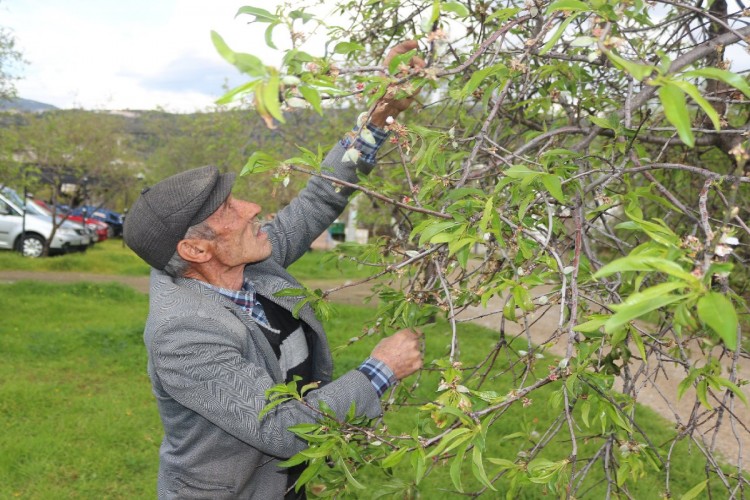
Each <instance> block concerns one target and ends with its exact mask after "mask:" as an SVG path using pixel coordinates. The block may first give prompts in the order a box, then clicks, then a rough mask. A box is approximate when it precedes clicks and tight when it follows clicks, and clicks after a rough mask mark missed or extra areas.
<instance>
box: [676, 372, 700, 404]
mask: <svg viewBox="0 0 750 500" xmlns="http://www.w3.org/2000/svg"><path fill="white" fill-rule="evenodd" d="M699 374H700V372H699V371H698V370H696V369H694V368H693V369H691V370H690V372H688V376H687V377H685V378H684V379H683V380H682V382H680V383H679V385H678V386H677V400H678V401H679V400H680V399H682V396H683V395H684V394H685V391H687V390H688V389H689V388H690V387H692V385H693V382H694V381H695V379H696V377H698V375H699Z"/></svg>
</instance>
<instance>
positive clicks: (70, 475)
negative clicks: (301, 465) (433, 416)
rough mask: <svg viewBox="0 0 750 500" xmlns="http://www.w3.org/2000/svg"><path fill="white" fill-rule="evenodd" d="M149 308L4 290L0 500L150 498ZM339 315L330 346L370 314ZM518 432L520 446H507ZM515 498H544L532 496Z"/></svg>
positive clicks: (551, 450) (470, 340) (691, 466)
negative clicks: (143, 337)
mask: <svg viewBox="0 0 750 500" xmlns="http://www.w3.org/2000/svg"><path fill="white" fill-rule="evenodd" d="M147 306H148V304H147V297H146V296H145V295H143V294H140V293H137V292H134V291H132V290H131V289H129V288H126V287H124V286H119V285H115V284H106V285H94V284H85V283H84V284H73V285H51V284H45V283H37V282H33V283H32V282H19V283H16V284H12V285H0V314H1V317H2V318H3V320H2V322H1V323H0V325H1V326H0V351H2V353H3V363H2V364H0V425H2V428H3V429H4V432H3V433H2V435H0V449H2V450H3V451H2V453H0V498H15V497H20V498H128V499H131V498H154V496H155V481H156V472H157V461H158V446H159V442H160V440H161V425H160V422H159V419H158V415H157V410H156V405H155V403H154V401H153V398H152V396H151V393H150V384H149V381H148V378H147V376H146V354H145V350H144V347H143V345H142V340H141V335H142V328H143V324H144V321H145V317H146V314H147ZM335 308H336V314H334V315H333V316H332V319H331V320H329V321H328V325H327V328H328V332H329V336H330V341H331V344H332V345H333V346H342V345H344V344H346V343H347V342H348V340H349V339H350V338H351V337H353V336H356V335H359V334H360V333H361V328H362V326H363V325H366V324H371V323H372V321H373V320H374V314H375V310H374V309H370V308H366V307H354V306H343V305H335ZM448 331H449V329H448V328H447V326H446V325H445V324H444V323H440V322H439V323H438V324H437V325H435V326H431V327H429V328H428V329H427V339H428V343H427V360H428V361H429V360H430V359H434V358H438V357H442V356H444V355H445V353H446V351H447V345H448V342H449V336H448V335H449V334H448ZM461 337H462V342H461V346H462V359H463V360H464V361H465V362H467V363H470V362H475V361H476V360H478V359H481V358H482V357H484V356H485V355H486V353H487V351H488V349H489V348H490V347H491V346H492V345H493V344H494V343H495V341H496V338H495V334H494V333H493V332H491V331H489V330H486V329H483V328H480V327H476V326H473V325H462V327H461ZM377 340H378V339H377V338H375V337H365V338H364V339H363V340H362V341H360V342H357V343H355V344H353V345H351V346H349V347H347V348H342V349H336V354H335V355H336V366H337V371H338V372H339V373H340V372H342V371H344V370H348V369H351V368H354V367H356V366H357V364H358V363H359V362H360V361H361V360H362V359H363V358H364V357H365V356H366V355H367V354H368V353H369V351H370V349H371V348H372V346H373V345H374V344H375V343H376V342H377ZM541 369H546V365H545V366H542V367H541ZM415 380H416V378H412V380H410V381H409V382H414V381H415ZM419 382H420V384H419V387H418V389H417V392H416V397H417V399H418V400H422V399H424V400H426V399H430V398H431V397H432V395H433V394H434V389H435V386H436V384H437V380H436V375H435V374H433V373H429V372H424V373H423V374H422V375H421V378H420V379H419ZM507 384H508V381H507V380H504V379H502V378H500V379H496V380H494V381H492V382H491V383H490V384H489V385H488V386H487V387H486V388H487V389H488V390H496V391H498V392H504V391H506V390H507V388H508V385H507ZM553 390H555V388H554V387H550V388H549V389H548V390H547V392H536V393H534V395H533V396H532V398H533V404H532V405H531V406H529V407H528V408H522V407H521V406H520V405H519V406H514V407H513V408H511V410H510V411H508V412H507V413H506V414H505V415H504V416H503V417H502V418H501V419H499V420H498V421H497V422H496V423H495V424H494V425H493V426H492V427H491V429H490V433H489V434H488V442H489V443H490V444H489V450H490V452H488V454H487V456H495V457H502V458H508V459H514V458H515V457H516V455H517V453H518V452H519V451H520V450H522V449H524V448H526V447H528V445H529V439H533V436H534V432H535V431H539V432H541V430H542V429H543V428H544V426H545V424H546V423H547V422H548V421H549V420H550V419H551V418H552V415H550V413H551V412H550V409H549V406H548V404H547V399H548V397H549V395H550V394H551V391H553ZM641 411H643V412H646V413H647V415H648V418H647V419H645V421H646V423H647V425H648V426H649V427H651V430H652V431H653V432H656V433H657V434H656V435H657V436H659V438H658V439H659V440H660V442H664V441H667V440H668V439H669V438H670V437H671V435H672V431H671V430H670V429H668V428H667V427H666V426H664V425H662V424H661V423H660V419H659V418H657V417H656V416H654V415H653V414H651V413H650V412H648V411H647V410H645V409H643V410H641ZM387 421H388V424H389V426H390V427H391V429H392V430H394V431H401V430H403V431H405V432H409V431H411V430H412V429H413V428H414V426H416V425H421V426H422V427H423V428H429V426H430V425H432V424H431V422H430V421H429V420H428V419H425V418H424V417H419V415H418V413H417V411H416V409H414V408H404V409H402V410H401V411H399V412H398V413H394V414H389V416H388V420H387ZM519 430H521V431H522V434H523V436H521V437H515V438H513V439H505V437H506V436H508V435H510V434H512V433H516V432H518V431H519ZM565 438H566V436H565V435H562V438H561V439H560V440H559V441H558V442H556V443H554V444H553V445H551V446H549V447H548V448H547V449H546V450H545V454H546V455H545V456H548V457H549V458H550V459H553V460H557V459H560V458H561V457H564V456H566V454H567V453H568V452H569V443H566V442H565ZM580 445H581V447H582V450H581V451H580V456H581V457H586V456H587V453H590V452H591V451H590V450H589V449H587V448H586V445H585V443H580ZM676 460H677V462H676V463H675V464H674V470H673V474H674V476H673V483H672V486H673V492H674V493H680V492H683V493H684V492H685V491H687V490H688V489H689V488H690V487H692V486H693V485H694V484H696V483H697V482H698V481H700V480H701V478H702V470H703V469H702V467H703V466H702V462H701V461H700V460H697V459H696V457H695V455H691V454H690V453H689V452H688V450H687V449H685V450H684V451H682V452H680V453H678V454H677V458H676ZM439 465H440V464H439V463H438V464H435V466H436V467H437V466H439ZM488 469H489V470H488V472H490V471H491V470H492V469H491V467H488ZM411 476H412V472H411V468H410V466H409V465H408V461H404V462H403V464H402V466H400V467H398V468H397V469H396V471H395V478H385V477H384V476H383V475H382V474H381V473H379V472H377V471H373V470H368V469H367V468H365V469H363V470H362V471H361V473H360V474H359V475H358V479H360V480H361V481H362V482H364V483H365V484H366V485H368V486H369V487H371V488H372V490H371V491H369V492H363V493H360V494H358V495H356V496H358V497H363V498H367V497H368V495H369V494H370V493H371V492H372V491H375V490H378V491H379V487H380V486H383V485H386V484H389V483H392V482H393V481H398V480H401V481H407V482H408V480H409V478H410V477H411ZM464 477H465V481H464V483H465V485H466V486H467V488H469V487H471V486H472V485H473V481H474V480H473V477H472V475H471V473H470V472H468V471H465V473H464ZM662 484H663V481H662V479H661V478H660V477H658V475H653V474H652V475H647V476H645V477H644V478H643V479H642V480H641V481H640V482H639V484H638V485H637V487H636V490H635V491H634V493H635V494H636V498H656V497H658V495H659V493H660V492H661V491H662V489H663V486H662ZM499 486H500V487H501V488H502V486H503V483H502V482H501V483H499ZM593 486H594V489H593V490H590V491H589V492H588V494H587V495H586V497H587V498H600V495H601V491H602V489H601V487H597V486H596V485H593ZM419 490H420V492H421V494H422V496H423V498H436V497H437V495H440V496H441V497H444V498H449V497H456V498H458V495H457V494H455V493H451V491H452V487H451V484H450V479H449V475H448V473H447V470H438V469H435V470H433V471H432V472H431V473H430V474H429V475H428V476H427V478H426V479H425V480H424V481H423V483H422V484H421V485H420V488H419ZM495 495H497V493H494V492H493V493H492V494H491V495H489V497H493V496H495ZM521 497H524V498H544V497H545V495H544V494H543V490H542V489H540V487H538V486H537V487H536V489H533V490H531V489H529V490H527V491H524V492H523V493H522V495H521Z"/></svg>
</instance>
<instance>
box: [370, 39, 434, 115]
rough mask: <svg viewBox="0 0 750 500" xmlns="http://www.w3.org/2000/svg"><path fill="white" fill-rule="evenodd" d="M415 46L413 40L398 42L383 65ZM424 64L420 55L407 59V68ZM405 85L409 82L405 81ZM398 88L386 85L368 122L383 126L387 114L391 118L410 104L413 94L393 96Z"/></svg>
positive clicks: (420, 66) (419, 66)
mask: <svg viewBox="0 0 750 500" xmlns="http://www.w3.org/2000/svg"><path fill="white" fill-rule="evenodd" d="M417 47H418V45H417V42H416V41H415V40H406V41H405V42H401V43H399V44H398V45H396V46H395V47H393V48H392V49H391V50H390V51H389V52H388V55H387V56H386V57H385V61H384V62H383V64H384V66H385V67H386V68H387V67H388V66H389V65H390V63H391V61H392V60H393V58H394V57H397V56H400V55H401V54H406V53H407V52H409V51H411V50H414V49H416V48H417ZM424 66H425V63H424V60H423V59H422V58H421V57H418V56H414V57H412V58H411V59H410V60H409V68H410V69H412V70H414V69H421V68H424ZM407 85H409V84H408V83H407ZM399 90H400V89H399V87H398V86H396V85H391V86H390V87H388V90H387V91H386V93H385V95H384V96H383V97H382V98H381V99H380V100H379V101H378V102H376V103H375V106H374V107H373V110H372V112H371V113H370V123H372V124H373V125H375V126H376V127H381V128H382V127H385V125H386V123H387V122H386V120H387V119H388V117H389V116H390V117H392V118H396V116H398V114H399V113H401V112H402V111H404V110H406V109H407V108H408V107H409V106H411V103H412V102H413V101H414V97H413V95H412V96H409V97H403V98H400V99H395V98H394V96H395V95H396V94H397V93H398V91H399ZM415 93H416V92H415Z"/></svg>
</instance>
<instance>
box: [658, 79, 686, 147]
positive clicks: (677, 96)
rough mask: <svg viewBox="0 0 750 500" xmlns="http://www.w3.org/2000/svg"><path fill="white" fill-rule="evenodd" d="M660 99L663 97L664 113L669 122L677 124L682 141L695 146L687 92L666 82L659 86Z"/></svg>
mask: <svg viewBox="0 0 750 500" xmlns="http://www.w3.org/2000/svg"><path fill="white" fill-rule="evenodd" d="M659 99H661V104H662V107H663V108H664V115H665V116H666V117H667V120H669V123H671V124H672V125H674V126H675V128H676V129H677V134H678V135H679V136H680V139H681V140H682V142H684V143H685V144H686V145H688V146H690V147H693V146H694V145H695V137H694V136H693V130H692V128H691V124H690V113H689V112H688V108H687V103H686V102H685V93H684V92H683V91H682V90H681V89H680V88H679V87H677V86H675V85H673V84H671V83H665V84H664V85H662V86H660V87H659Z"/></svg>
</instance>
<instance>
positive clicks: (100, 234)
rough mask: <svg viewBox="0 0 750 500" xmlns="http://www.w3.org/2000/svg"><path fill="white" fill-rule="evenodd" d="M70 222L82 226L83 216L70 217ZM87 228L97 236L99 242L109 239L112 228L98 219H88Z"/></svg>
mask: <svg viewBox="0 0 750 500" xmlns="http://www.w3.org/2000/svg"><path fill="white" fill-rule="evenodd" d="M68 220H69V221H73V222H77V223H79V224H80V223H81V222H82V221H83V216H82V215H68ZM86 227H87V228H89V229H90V230H92V231H93V232H94V234H95V235H96V241H97V242H99V241H104V240H106V239H107V238H109V232H110V228H109V225H108V224H107V223H106V222H102V221H100V220H98V219H93V218H91V217H87V218H86Z"/></svg>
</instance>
